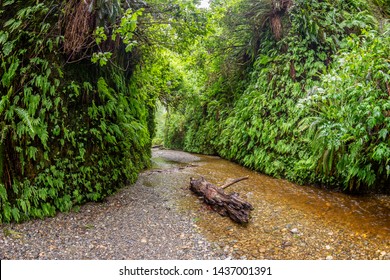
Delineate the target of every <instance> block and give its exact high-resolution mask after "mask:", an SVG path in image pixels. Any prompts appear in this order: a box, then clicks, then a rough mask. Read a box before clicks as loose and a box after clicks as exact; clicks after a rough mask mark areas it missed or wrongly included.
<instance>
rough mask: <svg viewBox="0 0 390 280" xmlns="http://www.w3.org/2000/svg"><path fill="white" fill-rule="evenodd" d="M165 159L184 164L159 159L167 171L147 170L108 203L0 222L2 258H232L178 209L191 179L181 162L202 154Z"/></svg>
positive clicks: (168, 155) (173, 155) (172, 154)
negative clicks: (177, 202) (182, 189)
mask: <svg viewBox="0 0 390 280" xmlns="http://www.w3.org/2000/svg"><path fill="white" fill-rule="evenodd" d="M158 153H159V152H158V151H157V154H158ZM166 159H167V161H168V162H169V160H174V161H176V162H179V163H181V164H179V165H177V164H173V163H168V164H167V163H165V162H160V164H159V163H158V162H157V163H155V167H157V168H158V167H162V168H163V169H165V171H162V170H161V169H158V170H155V171H153V170H149V171H145V172H144V173H143V174H140V177H139V180H138V181H137V183H136V184H135V185H132V186H128V187H125V188H124V189H122V190H120V191H119V192H117V193H116V194H115V195H113V196H111V197H109V198H107V200H106V201H105V202H103V203H88V204H86V205H83V206H81V207H80V210H79V211H78V212H70V213H60V214H58V215H57V216H55V217H53V218H47V219H44V220H34V221H29V222H25V223H23V224H3V225H0V229H1V232H0V259H67V260H71V259H103V260H108V259H114V260H119V259H145V260H148V259H155V260H159V259H164V260H167V259H178V260H180V259H203V260H204V259H226V258H230V257H231V256H230V255H229V254H228V253H226V252H223V251H222V250H218V249H215V248H214V245H213V243H211V242H209V241H207V239H206V238H205V237H204V236H203V235H202V234H200V233H199V230H198V227H197V225H196V223H195V221H194V219H193V217H192V216H191V215H189V214H188V213H187V214H186V213H183V212H180V211H178V210H177V209H176V208H175V199H176V198H177V196H180V195H185V194H184V193H182V194H180V193H177V187H178V186H179V185H183V182H187V176H186V174H180V173H179V172H178V170H183V169H178V166H181V167H180V168H186V167H185V166H186V163H187V162H194V161H196V160H199V158H197V157H195V156H192V155H190V154H187V153H182V152H168V153H166ZM189 168H190V167H189ZM171 186H175V187H174V188H172V187H171ZM180 187H182V186H180Z"/></svg>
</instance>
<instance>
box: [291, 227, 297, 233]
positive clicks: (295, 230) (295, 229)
mask: <svg viewBox="0 0 390 280" xmlns="http://www.w3.org/2000/svg"><path fill="white" fill-rule="evenodd" d="M290 232H291V233H292V234H298V233H299V230H298V229H297V228H293V229H292V230H290Z"/></svg>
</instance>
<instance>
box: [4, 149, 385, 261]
mask: <svg viewBox="0 0 390 280" xmlns="http://www.w3.org/2000/svg"><path fill="white" fill-rule="evenodd" d="M152 162H153V166H152V168H151V169H149V170H146V171H144V172H143V173H142V174H140V176H139V179H138V181H137V183H136V184H134V185H132V186H129V187H126V188H124V189H122V190H120V191H119V192H117V193H116V194H115V195H113V196H111V197H109V198H108V199H107V200H106V201H104V202H103V203H88V204H86V205H83V206H81V207H80V209H79V210H78V211H73V212H70V213H61V214H58V215H57V216H55V217H53V218H47V219H44V220H34V221H29V222H26V223H23V224H3V225H0V229H1V233H0V258H1V259H146V260H148V259H390V241H389V240H390V238H389V237H390V199H389V197H351V196H347V195H344V194H339V193H332V192H328V191H324V190H319V189H315V188H311V187H305V186H297V185H294V184H291V183H289V182H287V181H284V180H278V179H273V178H270V177H267V176H263V175H261V174H258V173H256V172H253V171H250V170H248V169H246V168H243V167H241V166H239V165H237V164H234V163H231V162H228V161H226V160H223V159H220V158H218V157H212V156H203V155H191V154H188V153H184V152H180V151H171V150H158V149H154V150H153V158H152ZM246 175H249V176H250V178H249V180H246V181H243V182H240V183H238V184H236V185H234V186H231V187H229V188H228V189H226V191H227V192H230V191H231V192H233V191H235V192H238V193H240V196H242V197H243V198H245V199H247V200H248V201H249V202H250V203H251V204H252V205H253V206H254V208H255V209H254V210H253V211H252V217H251V220H250V222H249V224H248V225H247V226H242V225H237V224H235V223H233V222H232V221H231V220H230V219H228V218H225V217H221V216H219V215H218V214H217V213H215V212H213V211H211V210H210V208H209V207H207V206H206V205H205V204H204V203H202V201H201V200H200V199H199V198H197V197H196V196H194V195H193V194H192V193H191V192H190V191H189V190H188V187H189V178H191V177H199V176H204V177H205V178H206V179H207V180H209V181H210V182H212V183H215V184H217V185H222V184H223V183H224V182H225V180H227V179H229V178H237V177H242V176H246Z"/></svg>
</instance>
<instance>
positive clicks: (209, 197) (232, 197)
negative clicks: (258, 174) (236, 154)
mask: <svg viewBox="0 0 390 280" xmlns="http://www.w3.org/2000/svg"><path fill="white" fill-rule="evenodd" d="M245 179H248V177H241V178H238V179H235V180H233V181H232V182H230V183H227V184H224V185H223V186H221V187H217V186H216V185H214V184H212V183H210V182H207V181H206V180H205V179H204V178H203V177H201V178H200V179H197V180H196V179H194V178H191V179H190V190H191V191H193V192H194V193H196V194H197V195H199V196H201V197H203V200H204V202H206V203H207V204H209V205H211V207H212V208H213V210H214V211H216V212H218V213H219V214H220V215H222V216H229V217H230V218H231V219H232V220H233V221H235V222H237V223H248V221H249V215H250V210H253V206H252V205H251V204H250V203H249V202H247V201H245V200H243V199H242V198H240V197H239V196H238V193H232V194H226V193H225V192H224V189H225V188H227V187H229V186H231V185H233V184H235V183H238V182H240V181H242V180H245Z"/></svg>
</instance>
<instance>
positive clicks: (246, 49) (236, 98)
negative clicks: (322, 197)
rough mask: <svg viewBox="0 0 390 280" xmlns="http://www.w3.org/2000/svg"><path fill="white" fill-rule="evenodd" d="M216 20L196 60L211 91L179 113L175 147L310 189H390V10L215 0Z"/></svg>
mask: <svg viewBox="0 0 390 280" xmlns="http://www.w3.org/2000/svg"><path fill="white" fill-rule="evenodd" d="M212 13H213V15H212V18H211V26H212V28H213V29H214V30H213V31H214V32H213V33H212V34H211V35H208V36H207V37H205V39H204V41H205V42H203V43H202V46H203V47H204V49H202V48H197V51H196V52H195V53H194V56H195V57H197V61H199V62H200V63H202V62H203V61H205V58H204V57H206V60H208V63H207V64H205V65H204V68H203V70H202V71H203V73H202V74H201V75H200V76H199V77H200V78H199V79H198V80H199V82H200V83H203V82H204V85H205V86H204V88H203V91H202V94H197V93H196V92H194V93H193V94H190V96H189V97H187V98H186V100H191V101H190V102H188V101H184V102H182V103H181V104H180V105H179V106H176V107H177V108H178V110H176V111H175V113H171V115H170V116H168V123H167V125H166V129H167V132H168V137H166V139H165V140H166V141H165V145H167V146H168V147H169V146H174V147H180V148H182V149H184V150H187V151H192V152H199V153H210V154H219V155H221V156H222V157H224V158H227V159H230V160H234V161H236V162H239V163H241V164H243V165H245V166H247V167H250V168H252V169H255V170H257V171H260V172H264V173H266V174H269V175H272V176H276V177H284V178H287V179H290V180H292V181H295V182H299V183H312V184H320V185H326V186H338V187H340V188H342V189H344V190H350V191H357V190H358V191H365V190H368V189H375V190H376V191H378V190H381V191H389V189H388V187H389V186H390V162H389V151H390V150H389V148H390V137H389V135H388V131H389V130H390V122H389V121H390V114H389V108H390V100H389V96H390V87H389V83H390V80H389V77H390V76H389V75H390V62H389V60H388V58H389V57H390V56H389V46H390V44H389V33H390V31H389V30H390V29H389V24H388V20H387V19H388V6H387V5H386V4H385V3H383V2H381V1H368V2H367V1H359V0H354V1H352V0H351V1H317V0H310V1H301V0H296V1H288V0H283V1H282V0H272V1H266V0H264V1H254V0H226V1H223V0H218V1H217V0H215V1H212ZM189 76H192V74H191V75H189ZM205 76H206V77H208V78H207V80H206V81H205V80H204V78H203V77H205ZM172 139H174V140H175V142H174V143H172Z"/></svg>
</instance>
